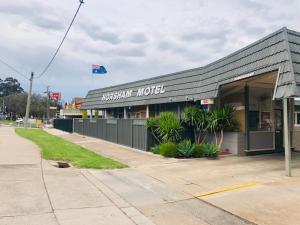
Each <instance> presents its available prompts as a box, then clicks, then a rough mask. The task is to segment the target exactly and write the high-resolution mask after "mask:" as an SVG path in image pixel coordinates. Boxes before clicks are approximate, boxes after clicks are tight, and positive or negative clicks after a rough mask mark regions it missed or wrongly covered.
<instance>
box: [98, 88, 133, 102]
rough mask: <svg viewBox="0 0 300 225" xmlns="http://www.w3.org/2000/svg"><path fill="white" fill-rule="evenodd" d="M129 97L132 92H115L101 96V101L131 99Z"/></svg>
mask: <svg viewBox="0 0 300 225" xmlns="http://www.w3.org/2000/svg"><path fill="white" fill-rule="evenodd" d="M131 95H132V90H127V91H117V92H113V93H108V94H104V95H102V101H112V100H119V99H122V98H129V97H131Z"/></svg>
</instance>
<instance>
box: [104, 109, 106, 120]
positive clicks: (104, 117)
mask: <svg viewBox="0 0 300 225" xmlns="http://www.w3.org/2000/svg"><path fill="white" fill-rule="evenodd" d="M104 119H107V109H104Z"/></svg>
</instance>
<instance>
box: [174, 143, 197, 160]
mask: <svg viewBox="0 0 300 225" xmlns="http://www.w3.org/2000/svg"><path fill="white" fill-rule="evenodd" d="M194 149H195V146H194V145H193V144H192V142H191V140H183V141H181V142H180V143H179V144H178V146H177V150H178V156H180V157H185V158H190V157H192V156H193V153H194Z"/></svg>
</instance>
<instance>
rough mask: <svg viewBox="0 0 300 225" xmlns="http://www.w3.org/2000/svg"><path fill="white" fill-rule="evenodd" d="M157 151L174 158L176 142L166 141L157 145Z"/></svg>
mask: <svg viewBox="0 0 300 225" xmlns="http://www.w3.org/2000/svg"><path fill="white" fill-rule="evenodd" d="M159 152H160V154H161V155H162V156H164V157H169V158H174V157H176V156H177V155H178V154H177V148H176V144H174V143H172V142H166V143H163V144H161V145H159Z"/></svg>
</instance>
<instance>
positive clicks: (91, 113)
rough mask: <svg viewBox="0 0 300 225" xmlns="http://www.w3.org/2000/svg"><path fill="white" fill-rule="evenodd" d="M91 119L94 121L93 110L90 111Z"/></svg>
mask: <svg viewBox="0 0 300 225" xmlns="http://www.w3.org/2000/svg"><path fill="white" fill-rule="evenodd" d="M90 119H93V110H92V109H91V110H90Z"/></svg>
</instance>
